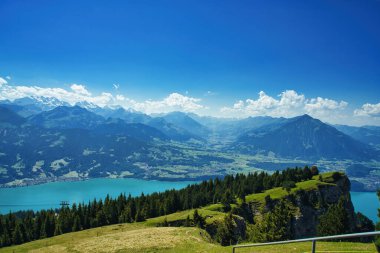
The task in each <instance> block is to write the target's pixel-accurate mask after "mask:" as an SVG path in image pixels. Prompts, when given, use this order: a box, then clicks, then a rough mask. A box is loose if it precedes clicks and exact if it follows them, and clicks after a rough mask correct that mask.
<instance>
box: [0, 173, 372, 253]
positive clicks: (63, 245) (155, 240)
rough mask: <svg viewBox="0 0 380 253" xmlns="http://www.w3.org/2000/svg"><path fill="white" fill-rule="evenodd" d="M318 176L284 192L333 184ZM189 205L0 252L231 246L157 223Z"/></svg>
mask: <svg viewBox="0 0 380 253" xmlns="http://www.w3.org/2000/svg"><path fill="white" fill-rule="evenodd" d="M322 178H323V182H322V181H319V176H316V177H315V178H313V179H312V180H309V181H304V182H299V183H297V184H296V187H294V188H292V189H291V191H290V193H294V192H296V191H298V190H305V191H308V190H314V189H317V188H318V187H320V186H321V185H334V184H333V179H332V173H324V174H322ZM288 194H289V193H288V192H287V191H286V190H285V189H283V188H282V187H278V188H274V189H270V190H267V191H265V192H263V193H258V194H251V195H247V196H246V201H247V202H252V201H256V202H261V203H263V202H264V201H265V196H267V195H270V196H271V198H272V199H278V198H282V197H285V196H286V195H288ZM198 211H199V213H200V214H201V215H202V216H204V217H206V223H208V224H210V223H212V222H214V221H216V220H221V219H223V218H224V216H225V213H223V212H222V205H221V204H212V205H208V206H206V207H203V208H199V209H198ZM193 213H194V209H191V210H186V211H182V212H177V213H173V214H169V215H166V216H161V217H157V218H152V219H149V220H147V221H145V222H140V223H126V224H118V225H111V226H105V227H101V228H94V229H89V230H84V231H80V232H75V233H68V234H64V235H60V236H56V237H52V238H48V239H42V240H38V241H33V242H29V243H25V244H22V245H18V246H12V247H6V248H2V249H0V253H2V252H4V253H22V252H31V253H48V252H49V253H50V252H57V253H61V252H62V253H66V252H67V253H82V252H83V253H84V252H92V253H97V252H99V253H100V252H104V253H111V252H112V253H113V252H115V253H123V252H128V253H129V252H136V253H142V252H144V253H145V252H146V253H148V252H157V253H160V252H168V253H188V252H189V253H190V252H211V253H224V252H232V247H222V246H220V245H218V244H216V243H214V242H213V241H212V240H211V238H210V237H209V235H208V234H207V232H205V231H204V230H200V229H198V228H185V227H157V225H159V224H162V223H163V222H164V220H165V219H166V220H167V221H168V222H169V223H170V222H175V221H181V220H185V219H186V218H187V216H190V218H192V216H193ZM310 249H311V243H296V244H287V245H276V246H265V247H256V248H254V252H263V253H264V252H282V253H288V252H289V253H290V252H310ZM252 251H253V248H244V249H237V250H236V252H237V253H238V252H242V253H245V252H252ZM317 252H351V253H353V252H376V249H375V247H374V245H373V244H372V243H351V242H318V243H317Z"/></svg>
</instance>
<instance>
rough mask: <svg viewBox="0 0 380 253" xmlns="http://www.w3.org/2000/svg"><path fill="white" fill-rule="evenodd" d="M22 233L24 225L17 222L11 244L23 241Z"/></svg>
mask: <svg viewBox="0 0 380 253" xmlns="http://www.w3.org/2000/svg"><path fill="white" fill-rule="evenodd" d="M23 234H24V226H22V225H21V224H20V223H17V224H16V227H15V230H14V231H13V235H12V242H13V244H21V243H23V242H24V236H23Z"/></svg>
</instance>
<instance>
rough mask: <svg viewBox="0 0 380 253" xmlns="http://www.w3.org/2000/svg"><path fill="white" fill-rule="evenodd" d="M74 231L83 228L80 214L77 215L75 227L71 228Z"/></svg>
mask: <svg viewBox="0 0 380 253" xmlns="http://www.w3.org/2000/svg"><path fill="white" fill-rule="evenodd" d="M71 230H72V231H73V232H76V231H79V230H81V224H80V218H79V215H75V218H74V222H73V228H72V229H71Z"/></svg>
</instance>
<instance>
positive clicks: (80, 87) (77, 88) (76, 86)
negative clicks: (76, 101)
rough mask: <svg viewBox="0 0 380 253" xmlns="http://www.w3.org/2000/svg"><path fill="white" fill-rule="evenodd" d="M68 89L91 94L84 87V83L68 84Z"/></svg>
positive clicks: (86, 94) (81, 93)
mask: <svg viewBox="0 0 380 253" xmlns="http://www.w3.org/2000/svg"><path fill="white" fill-rule="evenodd" d="M70 89H71V90H72V91H74V92H75V93H77V94H80V95H84V96H91V93H90V92H89V91H88V90H87V89H86V87H85V86H84V85H81V84H75V83H74V84H72V85H71V86H70Z"/></svg>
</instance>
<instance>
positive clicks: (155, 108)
mask: <svg viewBox="0 0 380 253" xmlns="http://www.w3.org/2000/svg"><path fill="white" fill-rule="evenodd" d="M200 101H201V99H199V98H193V97H188V96H184V95H182V94H179V93H171V94H169V96H167V97H166V98H164V99H163V100H147V101H144V102H141V103H139V102H135V101H134V100H129V102H130V103H131V104H132V107H133V108H134V109H136V110H139V111H143V112H146V113H159V112H171V111H185V112H195V111H197V110H200V109H205V108H206V107H204V106H203V105H201V104H199V102H200Z"/></svg>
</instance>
